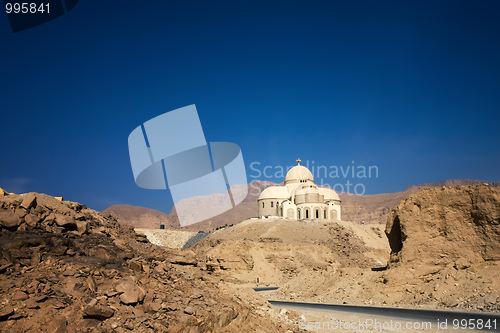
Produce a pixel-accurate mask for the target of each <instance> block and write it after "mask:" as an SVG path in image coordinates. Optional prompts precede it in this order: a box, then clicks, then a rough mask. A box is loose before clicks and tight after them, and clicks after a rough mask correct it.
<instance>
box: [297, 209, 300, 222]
mask: <svg viewBox="0 0 500 333" xmlns="http://www.w3.org/2000/svg"><path fill="white" fill-rule="evenodd" d="M297 215H298V216H297V217H298V219H299V220H300V209H297Z"/></svg>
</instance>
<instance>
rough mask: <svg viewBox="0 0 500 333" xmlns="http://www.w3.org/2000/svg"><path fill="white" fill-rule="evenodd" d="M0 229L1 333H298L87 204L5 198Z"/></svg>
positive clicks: (181, 256) (189, 257)
mask: <svg viewBox="0 0 500 333" xmlns="http://www.w3.org/2000/svg"><path fill="white" fill-rule="evenodd" d="M0 229H1V233H0V246H1V256H0V331H2V332H30V333H34V332H118V333H119V332H255V331H259V332H277V331H279V332H286V331H287V330H294V331H296V330H295V329H294V328H293V327H291V326H288V324H284V323H282V322H281V321H280V318H279V317H278V316H277V315H273V314H272V312H271V311H267V310H268V309H267V308H262V306H263V305H262V306H260V307H258V306H257V305H255V303H252V304H254V305H252V304H250V303H249V302H248V301H246V300H244V299H242V298H237V297H235V296H233V295H234V292H232V291H231V290H227V287H225V286H223V285H221V283H220V282H219V279H218V278H216V277H215V276H213V275H212V274H211V273H210V271H207V270H206V265H203V264H202V263H200V261H199V260H198V259H197V257H196V255H195V254H194V253H193V252H191V251H178V250H172V249H166V248H161V247H158V246H156V245H153V244H151V243H149V242H148V241H147V239H146V238H145V237H143V236H140V235H138V234H136V233H135V232H134V231H133V229H132V228H131V227H129V226H125V225H122V224H120V223H118V222H117V221H116V219H115V218H114V217H112V216H111V215H109V214H105V213H99V212H96V211H93V210H90V209H87V208H86V207H85V205H81V204H79V203H75V202H67V201H59V200H57V199H55V198H53V197H50V196H47V195H44V194H38V193H28V194H23V195H12V194H7V195H4V196H2V197H0ZM221 286H222V287H223V288H225V291H224V292H223V291H222V290H223V289H221V288H222V287H221Z"/></svg>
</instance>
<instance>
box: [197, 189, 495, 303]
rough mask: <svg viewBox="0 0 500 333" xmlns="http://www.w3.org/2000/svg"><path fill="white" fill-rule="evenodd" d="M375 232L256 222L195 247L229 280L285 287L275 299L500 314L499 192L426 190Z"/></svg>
mask: <svg viewBox="0 0 500 333" xmlns="http://www.w3.org/2000/svg"><path fill="white" fill-rule="evenodd" d="M376 227H381V225H357V224H353V223H349V222H327V221H313V222H303V221H294V220H278V221H267V220H266V221H262V220H250V221H245V222H242V223H240V224H238V225H237V226H235V227H233V228H228V229H225V230H222V231H219V232H217V233H215V234H212V235H210V236H209V237H208V238H206V239H204V240H203V241H201V242H200V243H198V244H196V245H195V246H194V247H193V248H192V249H193V251H195V252H196V253H198V255H199V256H201V257H203V256H204V257H205V260H206V262H207V265H208V268H209V269H210V270H213V271H214V274H216V276H219V277H220V278H221V279H223V280H227V281H229V282H232V283H235V284H242V285H245V284H247V285H248V284H253V285H255V283H256V281H257V278H259V281H260V283H261V284H271V285H279V286H280V288H279V289H278V290H277V291H273V292H269V293H268V298H269V299H275V300H293V301H302V302H319V303H333V304H352V305H376V306H396V307H417V308H420V307H423V308H429V309H436V308H446V309H457V310H462V311H463V310H480V311H496V312H499V311H500V189H498V188H494V187H491V186H487V185H475V186H457V187H440V188H434V189H424V190H421V191H418V192H416V193H414V194H412V195H410V196H409V197H408V198H406V199H405V200H403V201H402V202H401V203H400V204H399V205H398V206H397V207H396V208H394V210H393V211H392V213H391V215H390V219H389V222H388V223H387V227H386V233H387V237H386V235H383V234H378V229H377V228H376ZM387 238H388V239H389V241H390V248H389V244H387V247H385V246H384V243H383V241H384V240H387ZM386 263H389V265H388V267H386Z"/></svg>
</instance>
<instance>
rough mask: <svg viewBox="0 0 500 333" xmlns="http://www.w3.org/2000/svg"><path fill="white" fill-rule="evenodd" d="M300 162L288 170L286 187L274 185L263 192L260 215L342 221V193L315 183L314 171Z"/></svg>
mask: <svg viewBox="0 0 500 333" xmlns="http://www.w3.org/2000/svg"><path fill="white" fill-rule="evenodd" d="M300 162H301V161H300V159H297V165H296V166H294V167H293V168H291V169H290V170H289V171H288V173H287V174H286V177H285V183H284V186H271V187H268V188H266V189H264V190H263V191H262V192H261V194H260V196H259V199H258V205H259V218H271V217H278V218H288V219H296V220H313V219H324V220H332V221H338V220H340V218H341V215H340V198H339V196H338V194H337V193H336V192H335V191H334V190H332V189H331V188H329V187H319V186H317V185H315V184H314V177H313V174H312V173H311V171H309V169H308V168H306V167H304V166H302V165H300Z"/></svg>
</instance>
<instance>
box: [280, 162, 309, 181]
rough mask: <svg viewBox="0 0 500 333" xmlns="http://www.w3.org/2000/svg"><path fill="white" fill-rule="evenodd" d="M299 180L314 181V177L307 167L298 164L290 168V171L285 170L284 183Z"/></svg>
mask: <svg viewBox="0 0 500 333" xmlns="http://www.w3.org/2000/svg"><path fill="white" fill-rule="evenodd" d="M301 180H303V181H307V180H309V181H311V182H314V177H313V174H312V173H311V171H309V169H308V168H306V167H305V166H302V165H300V164H299V165H296V166H294V167H293V168H291V169H290V171H288V172H287V174H286V177H285V184H288V183H299V182H300V181H301Z"/></svg>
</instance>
